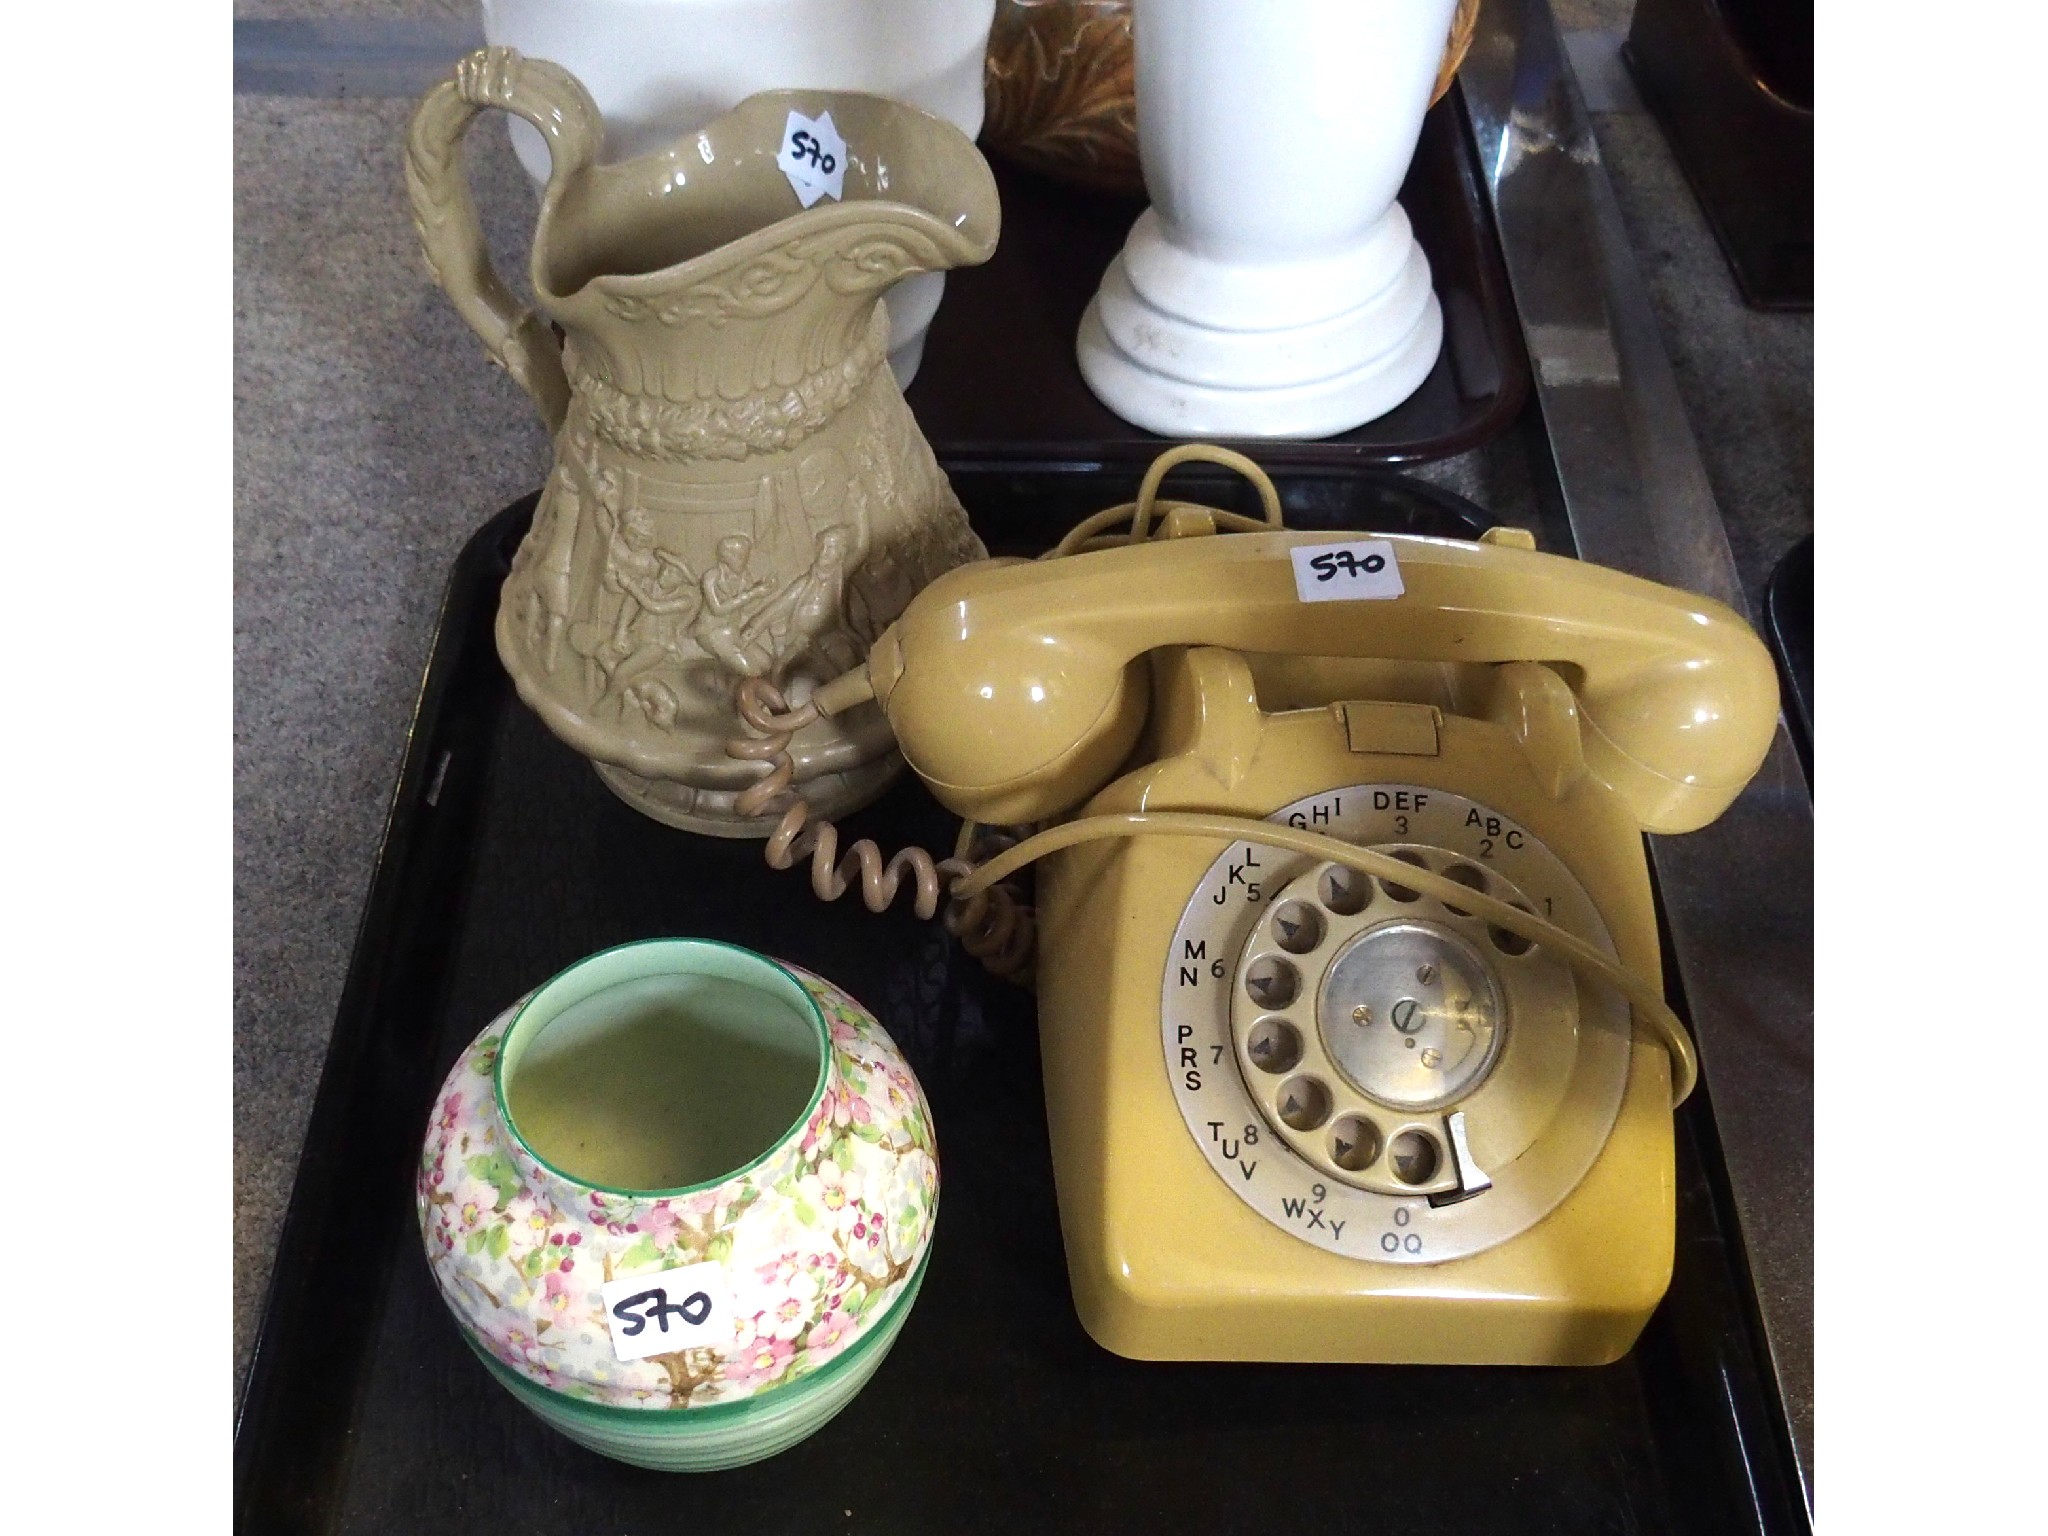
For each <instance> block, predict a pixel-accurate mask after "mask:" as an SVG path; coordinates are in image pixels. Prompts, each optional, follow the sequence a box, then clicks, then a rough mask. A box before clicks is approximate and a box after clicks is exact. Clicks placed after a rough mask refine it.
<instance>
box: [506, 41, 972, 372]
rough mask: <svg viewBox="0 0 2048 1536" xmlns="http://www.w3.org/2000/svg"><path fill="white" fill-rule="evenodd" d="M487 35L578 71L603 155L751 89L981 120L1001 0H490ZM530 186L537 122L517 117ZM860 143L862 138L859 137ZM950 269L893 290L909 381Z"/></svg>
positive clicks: (894, 333)
mask: <svg viewBox="0 0 2048 1536" xmlns="http://www.w3.org/2000/svg"><path fill="white" fill-rule="evenodd" d="M482 4H483V22H484V39H485V41H486V42H489V43H493V44H496V43H503V44H506V45H509V46H510V47H513V48H517V49H518V50H519V51H520V52H521V53H523V54H525V55H526V56H527V57H529V58H539V59H550V60H552V61H553V62H555V63H557V64H560V65H563V66H564V67H565V68H567V69H568V70H569V72H570V73H571V74H573V75H575V76H576V78H577V79H579V80H581V81H582V82H583V84H584V86H585V87H586V88H587V89H588V90H589V92H590V94H591V96H592V98H593V99H595V101H596V102H597V106H598V110H599V111H600V112H601V113H602V114H603V116H604V121H605V153H604V158H605V159H606V160H621V159H628V158H631V157H632V156H635V155H640V154H644V153H646V152H648V151H649V150H653V149H657V148H660V147H662V146H663V145H666V144H668V143H670V142H672V141H673V140H674V139H676V138H678V137H679V136H681V135H682V134H685V133H688V132H690V131H691V130H692V129H696V128H700V127H702V126H703V125H704V124H706V123H708V122H710V121H711V120H712V119H713V118H716V117H718V116H720V115H721V114H723V113H725V112H727V111H729V110H730V109H731V108H733V107H735V106H737V105H738V104H739V103H740V102H741V101H742V100H744V99H745V98H746V97H748V96H751V95H753V94H754V93H755V92H756V91H765V90H775V89H778V88H781V87H804V88H811V89H821V90H843V91H870V92H873V93H874V94H875V95H878V96H890V97H894V98H895V99H896V100H898V101H907V102H909V103H910V104H911V105H912V106H915V107H922V108H923V109H924V110H925V111H927V112H930V113H932V114H934V115H935V116H938V117H943V118H945V119H946V120H947V121H949V122H951V123H952V124H953V125H954V126H956V127H957V128H959V129H960V130H961V132H963V133H965V134H966V135H967V137H968V138H970V139H971V138H973V137H974V136H975V135H976V134H978V133H980V131H981V116H982V68H983V61H984V58H985V57H986V55H987V52H988V32H989V24H990V22H991V21H992V20H993V19H994V17H995V7H996V0H482ZM511 128H512V147H513V149H514V150H516V151H517V152H518V155H519V161H520V164H522V165H524V166H525V167H526V172H527V174H528V175H529V176H531V177H532V178H533V181H534V185H535V186H537V187H538V186H541V185H544V184H545V183H546V181H547V177H548V156H547V149H546V146H545V145H544V144H543V143H542V140H541V136H540V134H539V133H538V132H537V131H536V130H535V129H533V128H532V127H531V126H529V125H528V124H526V123H523V122H518V121H514V122H513V123H512V125H511ZM853 147H854V148H855V149H856V150H858V146H857V145H856V146H853ZM945 282H946V279H945V274H944V273H940V272H926V273H919V274H917V275H916V276H913V277H907V278H905V279H904V280H903V281H902V282H900V283H898V284H897V285H896V286H895V287H894V288H892V289H891V290H890V291H889V295H888V298H887V300H886V301H885V302H886V303H887V305H888V310H889V366H890V368H891V369H892V370H893V371H894V372H895V374H896V382H897V383H898V384H899V385H908V384H909V383H910V380H911V378H912V376H913V375H915V374H916V372H917V365H918V363H919V361H920V360H921V359H922V358H923V356H924V338H925V330H926V328H927V327H928V326H930V324H931V320H932V315H933V313H934V312H935V311H936V310H937V309H938V307H939V299H940V296H941V295H942V294H943V292H944V291H945Z"/></svg>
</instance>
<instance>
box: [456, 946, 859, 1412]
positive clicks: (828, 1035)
mask: <svg viewBox="0 0 2048 1536" xmlns="http://www.w3.org/2000/svg"><path fill="white" fill-rule="evenodd" d="M670 948H673V949H719V950H726V951H729V952H730V953H732V954H735V955H740V956H743V957H744V958H745V959H747V960H749V961H752V962H754V963H755V964H758V965H763V966H766V967H767V968H768V969H769V970H771V971H773V972H775V973H776V974H777V975H778V976H781V977H783V978H784V979H785V980H787V981H788V982H789V984H790V985H791V986H792V987H794V988H795V989H796V992H797V996H798V997H800V998H801V999H802V1000H803V1001H802V1008H803V1013H804V1016H805V1017H806V1018H807V1019H809V1020H810V1022H811V1024H812V1026H813V1027H814V1028H815V1029H816V1030H817V1034H818V1079H817V1081H816V1082H815V1083H813V1084H812V1085H811V1096H810V1099H809V1101H808V1102H807V1103H806V1104H805V1105H804V1107H803V1109H802V1111H801V1112H800V1113H799V1114H798V1115H797V1117H796V1119H795V1120H793V1121H791V1122H790V1124H789V1125H788V1126H787V1127H785V1128H784V1129H783V1131H782V1132H781V1133H780V1134H779V1135H778V1136H776V1138H775V1139H774V1140H773V1141H771V1142H770V1143H769V1144H768V1145H767V1146H766V1147H764V1148H762V1149H761V1151H760V1153H759V1154H758V1155H756V1156H755V1157H753V1158H752V1159H751V1160H749V1161H747V1162H745V1163H742V1164H741V1165H740V1166H739V1167H737V1168H733V1169H730V1170H729V1171H727V1172H725V1173H721V1174H718V1175H716V1176H714V1177H712V1178H708V1179H701V1180H699V1181H698V1182H697V1183H695V1184H684V1185H680V1186H678V1187H677V1188H675V1189H617V1188H614V1187H613V1186H611V1185H609V1184H599V1183H596V1182H595V1181H593V1180H591V1179H587V1178H583V1177H580V1176H579V1175H577V1174H573V1173H570V1172H569V1171H568V1170H567V1169H565V1168H558V1167H557V1166H555V1164H553V1163H551V1162H549V1161H548V1160H547V1159H546V1158H544V1157H542V1156H541V1155H540V1154H539V1153H538V1152H536V1151H534V1149H533V1148H532V1146H530V1145H529V1144H528V1142H527V1140H526V1138H525V1137H524V1136H522V1135H520V1133H519V1126H518V1124H517V1122H515V1121H514V1120H513V1118H512V1106H511V1105H510V1104H509V1103H507V1102H506V1099H505V1061H506V1058H507V1057H509V1056H510V1055H511V1054H512V1053H511V1045H512V1037H513V1035H514V1034H515V1033H516V1032H517V1030H518V1029H519V1025H520V1023H521V1021H522V1020H524V1019H525V1018H526V1016H527V1013H528V1011H529V1010H531V1009H532V1008H533V1007H534V1006H535V1005H537V1004H538V1003H540V1002H541V1000H542V999H543V998H545V997H547V995H548V992H549V990H550V989H552V988H554V987H556V986H558V985H559V984H560V983H562V982H563V981H565V980H567V979H568V978H569V977H570V976H573V975H575V974H576V973H577V972H578V971H581V970H584V969H586V968H588V967H590V966H592V965H595V964H596V963H597V962H598V961H600V960H605V959H608V958H610V957H611V956H614V955H622V954H625V953H627V952H628V951H630V950H636V949H670ZM642 974H644V975H656V974H661V973H659V972H651V971H650V972H643V973H642ZM629 979H636V978H628V977H620V978H619V980H621V981H623V980H629ZM729 979H737V978H729ZM607 985H616V983H607ZM579 1000H580V999H579ZM550 1022H552V1021H550ZM543 1027H545V1026H543ZM831 1074H832V1032H831V1030H830V1029H829V1028H828V1027H827V1026H826V1023H825V1011H824V1010H823V1009H822V1008H820V1007H819V1006H818V999H817V998H816V997H815V996H814V995H813V994H812V992H811V989H810V987H809V986H807V985H806V984H805V983H804V980H803V978H802V977H800V976H798V975H797V974H796V973H795V972H794V971H792V970H790V969H789V967H788V966H786V965H783V964H782V963H781V962H779V961H776V960H772V959H770V958H769V957H768V956H766V955H764V954H761V953H759V952H758V951H756V950H751V949H748V948H747V947H746V946H745V945H743V944H728V943H726V942H725V941H724V940H723V939H633V940H630V941H629V942H627V943H624V944H614V945H612V946H611V948H609V949H600V950H598V951H597V952H596V953H594V954H589V955H585V956H584V957H583V958H582V959H580V960H578V961H576V962H575V964H573V965H568V966H564V967H563V968H562V969H561V970H559V971H557V972H555V974H554V975H552V976H550V977H549V978H548V979H547V980H546V981H544V982H542V983H541V984H540V985H539V986H537V987H535V988H534V989H533V991H531V992H529V993H528V994H527V995H526V998H525V1000H524V1001H523V1002H521V1003H520V1004H519V1007H518V1009H517V1010H516V1011H515V1012H514V1013H513V1015H512V1022H511V1023H509V1024H507V1025H506V1026H505V1033H504V1034H503V1036H501V1037H500V1039H499V1041H498V1054H497V1058H496V1059H495V1060H494V1061H493V1062H492V1063H491V1094H492V1096H493V1097H494V1098H495V1099H496V1100H497V1105H498V1119H499V1120H500V1121H501V1122H502V1123H503V1125H504V1127H505V1133H506V1134H507V1135H508V1136H510V1137H511V1138H512V1140H513V1142H514V1143H515V1144H517V1146H518V1147H519V1150H520V1151H522V1152H524V1153H525V1154H526V1155H527V1156H528V1157H530V1158H532V1159H533V1160H534V1161H535V1162H536V1163H538V1164H539V1165H540V1166H541V1167H542V1168H544V1169H546V1170H547V1171H548V1172H549V1173H551V1174H553V1175H554V1176H555V1177H556V1178H558V1179H560V1180H562V1181H563V1182H564V1183H566V1184H572V1185H574V1186H576V1187H577V1188H579V1189H590V1190H595V1191H596V1192H597V1193H599V1194H601V1195H615V1196H618V1197H619V1198H621V1199H626V1200H672V1199H675V1198H677V1197H679V1196H683V1195H697V1194H702V1193H703V1192H704V1191H706V1190H709V1189H716V1188H718V1187H719V1186H720V1185H721V1184H729V1183H731V1182H732V1181H733V1180H734V1179H737V1178H742V1177H744V1176H745V1175H747V1174H749V1173H752V1172H753V1171H754V1170H755V1169H756V1168H759V1167H760V1166H761V1165H762V1164H763V1163H766V1162H767V1161H768V1160H769V1159H770V1158H772V1157H774V1156H775V1155H776V1154H777V1153H779V1152H781V1151H782V1150H783V1149H784V1148H785V1147H787V1146H788V1145H789V1143H790V1139H791V1138H792V1137H793V1136H795V1135H796V1134H797V1133H798V1132H799V1131H801V1130H802V1129H803V1128H804V1125H805V1124H806V1123H807V1122H808V1121H809V1120H810V1118H811V1116H812V1115H814V1114H816V1113H817V1112H818V1106H819V1105H820V1104H822V1103H823V1102H824V1101H825V1085H826V1083H827V1082H828V1081H829V1080H830V1078H831ZM735 1406H736V1405H735ZM624 1411H626V1412H637V1411H639V1410H635V1409H627V1410H624Z"/></svg>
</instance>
